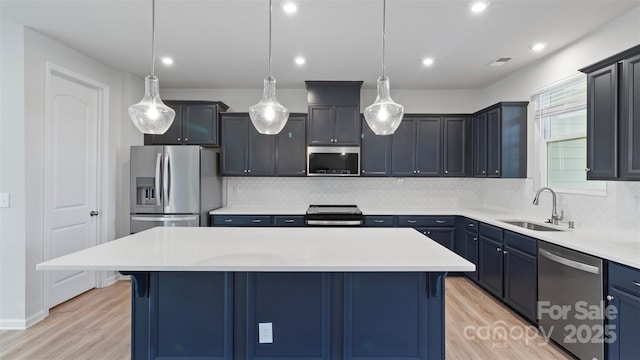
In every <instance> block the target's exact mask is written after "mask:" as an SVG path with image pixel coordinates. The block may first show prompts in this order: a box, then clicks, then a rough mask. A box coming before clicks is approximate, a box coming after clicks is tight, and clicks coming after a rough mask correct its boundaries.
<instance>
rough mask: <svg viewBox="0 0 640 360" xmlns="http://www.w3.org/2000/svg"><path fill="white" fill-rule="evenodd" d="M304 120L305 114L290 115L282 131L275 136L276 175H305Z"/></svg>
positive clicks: (305, 118)
mask: <svg viewBox="0 0 640 360" xmlns="http://www.w3.org/2000/svg"><path fill="white" fill-rule="evenodd" d="M306 120H307V117H306V115H305V114H290V115H289V120H288V121H287V124H286V125H285V126H284V129H282V131H281V132H280V133H279V134H278V135H277V141H276V142H277V144H276V175H278V176H306V175H307V157H306V153H307V148H306V140H305V136H306V130H305V124H306Z"/></svg>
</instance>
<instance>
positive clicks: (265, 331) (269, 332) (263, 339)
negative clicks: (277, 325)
mask: <svg viewBox="0 0 640 360" xmlns="http://www.w3.org/2000/svg"><path fill="white" fill-rule="evenodd" d="M258 343H260V344H272V343H273V327H272V323H258Z"/></svg>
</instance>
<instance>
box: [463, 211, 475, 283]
mask: <svg viewBox="0 0 640 360" xmlns="http://www.w3.org/2000/svg"><path fill="white" fill-rule="evenodd" d="M460 233H461V234H462V235H461V236H462V239H461V242H462V252H463V256H464V258H465V259H467V260H469V261H470V262H472V263H473V264H474V265H475V266H476V271H473V272H466V273H465V275H466V276H467V277H468V278H469V279H471V280H473V281H475V282H477V281H478V272H479V271H478V270H479V269H478V222H477V221H475V220H471V219H467V218H463V219H462V221H461V223H460Z"/></svg>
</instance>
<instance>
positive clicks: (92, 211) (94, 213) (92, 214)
mask: <svg viewBox="0 0 640 360" xmlns="http://www.w3.org/2000/svg"><path fill="white" fill-rule="evenodd" d="M99 214H100V213H99V212H97V211H95V210H91V212H90V213H89V215H90V216H98V215H99Z"/></svg>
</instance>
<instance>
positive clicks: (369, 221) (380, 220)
mask: <svg viewBox="0 0 640 360" xmlns="http://www.w3.org/2000/svg"><path fill="white" fill-rule="evenodd" d="M393 225H394V224H393V216H391V215H387V216H365V217H364V226H384V227H393Z"/></svg>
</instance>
